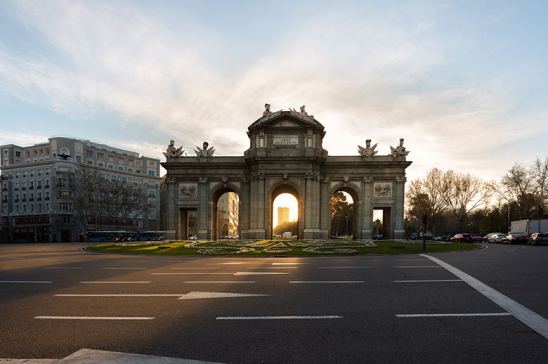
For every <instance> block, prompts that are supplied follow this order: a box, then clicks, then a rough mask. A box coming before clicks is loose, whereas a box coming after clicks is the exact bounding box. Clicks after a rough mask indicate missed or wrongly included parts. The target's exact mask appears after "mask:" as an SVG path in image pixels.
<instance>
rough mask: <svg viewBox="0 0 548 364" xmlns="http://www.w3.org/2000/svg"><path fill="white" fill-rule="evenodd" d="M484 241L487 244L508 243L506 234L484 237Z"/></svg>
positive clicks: (491, 234) (493, 234)
mask: <svg viewBox="0 0 548 364" xmlns="http://www.w3.org/2000/svg"><path fill="white" fill-rule="evenodd" d="M483 241H485V242H486V243H502V242H503V241H506V234H503V233H489V234H487V235H485V236H484V237H483Z"/></svg>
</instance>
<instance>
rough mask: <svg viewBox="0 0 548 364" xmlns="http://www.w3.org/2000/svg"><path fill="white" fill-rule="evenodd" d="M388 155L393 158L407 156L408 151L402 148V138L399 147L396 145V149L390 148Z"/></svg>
mask: <svg viewBox="0 0 548 364" xmlns="http://www.w3.org/2000/svg"><path fill="white" fill-rule="evenodd" d="M390 153H391V154H392V157H394V158H397V157H405V156H407V155H408V154H409V151H407V150H406V149H405V147H404V146H403V138H400V145H398V146H397V147H396V148H394V147H393V146H390Z"/></svg>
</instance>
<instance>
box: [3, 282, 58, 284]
mask: <svg viewBox="0 0 548 364" xmlns="http://www.w3.org/2000/svg"><path fill="white" fill-rule="evenodd" d="M0 283H36V284H50V283H52V281H0Z"/></svg>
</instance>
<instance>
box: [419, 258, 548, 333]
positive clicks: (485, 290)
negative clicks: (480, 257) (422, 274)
mask: <svg viewBox="0 0 548 364" xmlns="http://www.w3.org/2000/svg"><path fill="white" fill-rule="evenodd" d="M420 255H421V256H422V257H425V258H428V259H430V260H431V261H433V262H434V263H437V264H439V265H440V266H442V267H443V268H445V269H447V270H448V271H449V272H451V273H453V274H454V275H456V276H457V277H458V278H460V279H462V280H463V281H465V282H466V283H468V285H469V286H470V287H472V288H474V289H475V290H476V291H478V292H479V293H481V294H482V295H484V296H485V297H487V298H489V299H490V300H491V301H493V302H494V303H496V304H497V305H499V306H500V307H501V308H502V309H503V310H505V311H507V312H509V313H511V314H512V315H514V317H515V318H517V319H518V320H520V321H521V322H523V323H524V324H525V325H527V326H529V327H530V328H531V329H533V330H534V331H536V332H538V333H539V334H541V335H542V336H544V337H545V338H546V339H548V320H547V319H545V318H544V317H542V316H541V315H539V314H537V313H536V312H533V311H531V310H530V309H528V308H527V307H525V306H523V305H521V304H519V303H518V302H516V301H514V300H513V299H511V298H510V297H507V296H505V295H503V294H502V293H500V292H499V291H497V290H495V289H493V288H491V287H489V286H488V285H486V284H485V283H483V282H482V281H480V280H478V279H476V278H474V277H472V276H471V275H469V274H466V273H464V272H463V271H461V270H460V269H457V268H455V267H453V266H452V265H451V264H448V263H445V262H444V261H443V260H441V259H438V258H435V257H433V256H430V255H428V254H420Z"/></svg>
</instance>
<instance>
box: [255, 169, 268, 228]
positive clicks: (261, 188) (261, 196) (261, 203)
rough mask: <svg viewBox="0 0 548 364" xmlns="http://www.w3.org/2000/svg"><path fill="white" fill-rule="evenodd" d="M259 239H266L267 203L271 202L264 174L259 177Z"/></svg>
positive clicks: (257, 210)
mask: <svg viewBox="0 0 548 364" xmlns="http://www.w3.org/2000/svg"><path fill="white" fill-rule="evenodd" d="M256 200H257V209H256V211H255V212H253V213H256V214H257V235H256V236H257V238H258V239H266V236H265V235H266V231H265V208H266V207H265V206H266V201H267V200H269V199H268V198H267V196H266V193H265V176H264V174H263V173H259V174H258V175H257V199H256Z"/></svg>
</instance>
